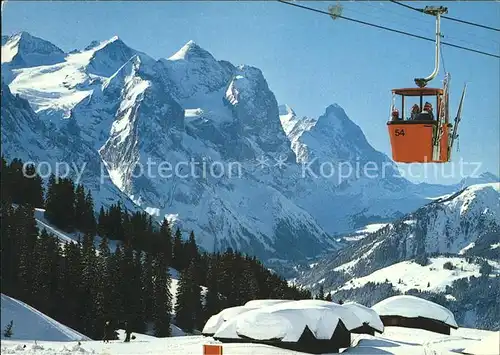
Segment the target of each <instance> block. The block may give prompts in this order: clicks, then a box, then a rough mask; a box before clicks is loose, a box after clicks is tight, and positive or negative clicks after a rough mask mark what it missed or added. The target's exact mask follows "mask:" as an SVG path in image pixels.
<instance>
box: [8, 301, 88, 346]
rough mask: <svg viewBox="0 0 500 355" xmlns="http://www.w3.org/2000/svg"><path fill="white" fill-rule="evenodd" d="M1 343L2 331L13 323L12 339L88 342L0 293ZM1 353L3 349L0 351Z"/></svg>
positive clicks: (59, 324)
mask: <svg viewBox="0 0 500 355" xmlns="http://www.w3.org/2000/svg"><path fill="white" fill-rule="evenodd" d="M1 318H2V342H3V340H4V339H5V337H4V330H5V328H6V327H7V325H8V324H9V323H10V321H11V320H12V321H13V326H12V332H13V335H12V338H14V339H20V340H51V341H71V340H77V341H78V340H90V339H89V338H88V337H86V336H85V335H83V334H80V333H78V332H77V331H75V330H73V329H71V328H68V327H66V326H65V325H62V324H61V323H59V322H57V321H56V320H54V319H52V318H50V317H48V316H46V315H45V314H43V313H41V312H39V311H37V310H36V309H35V308H33V307H31V306H29V305H27V304H26V303H24V302H21V301H19V300H16V299H15V298H11V297H9V296H7V295H4V294H3V293H2V316H1ZM2 353H3V349H2Z"/></svg>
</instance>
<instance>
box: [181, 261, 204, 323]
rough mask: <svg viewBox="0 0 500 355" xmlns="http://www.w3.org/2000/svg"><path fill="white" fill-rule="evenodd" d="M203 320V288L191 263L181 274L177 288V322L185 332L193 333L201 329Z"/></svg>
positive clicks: (194, 266)
mask: <svg viewBox="0 0 500 355" xmlns="http://www.w3.org/2000/svg"><path fill="white" fill-rule="evenodd" d="M202 319H203V314H202V305H201V287H200V285H199V284H198V277H197V275H196V265H195V264H194V262H191V263H190V264H189V266H188V267H187V268H186V269H185V270H183V271H182V272H181V276H180V280H179V284H178V286H177V302H176V305H175V321H176V324H177V326H179V327H180V328H181V329H183V330H184V331H185V332H188V333H192V332H193V330H194V329H196V328H199V327H200V322H201V320H202Z"/></svg>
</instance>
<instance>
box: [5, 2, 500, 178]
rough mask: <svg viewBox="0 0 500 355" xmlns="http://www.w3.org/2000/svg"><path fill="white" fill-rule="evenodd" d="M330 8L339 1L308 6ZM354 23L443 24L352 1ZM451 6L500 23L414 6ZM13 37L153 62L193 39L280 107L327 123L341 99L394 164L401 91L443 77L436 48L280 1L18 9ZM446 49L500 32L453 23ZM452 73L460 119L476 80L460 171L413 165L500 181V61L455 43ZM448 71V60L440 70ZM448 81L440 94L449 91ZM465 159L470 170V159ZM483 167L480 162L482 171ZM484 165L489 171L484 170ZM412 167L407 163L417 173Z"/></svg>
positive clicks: (491, 14)
mask: <svg viewBox="0 0 500 355" xmlns="http://www.w3.org/2000/svg"><path fill="white" fill-rule="evenodd" d="M299 3H300V4H304V5H307V6H311V7H315V8H318V9H323V10H326V9H327V8H328V6H329V5H330V4H335V3H336V2H326V1H325V2H312V1H306V2H299ZM340 3H341V4H342V5H343V6H344V12H343V15H344V16H347V17H352V18H356V19H359V20H363V21H367V22H372V23H376V24H380V25H384V26H388V27H391V28H396V29H400V30H403V31H406V32H412V33H415V34H418V35H422V36H425V37H433V36H434V19H433V18H432V17H430V16H425V15H420V14H419V13H417V12H414V11H411V10H408V9H405V8H403V7H400V6H397V5H395V4H393V3H390V2H388V1H382V2H379V1H373V2H364V1H362V2H354V1H341V2H340ZM412 5H413V6H420V7H424V6H425V5H443V6H447V7H448V9H449V13H448V16H451V17H456V18H461V19H464V20H468V21H473V22H479V23H482V24H486V25H490V26H494V27H495V26H498V23H499V20H500V3H499V2H492V1H490V2H450V1H444V2H442V3H439V2H434V3H432V2H426V1H422V2H420V1H419V2H412ZM2 17H3V18H2V20H3V21H2V22H3V26H2V33H3V34H11V33H14V32H18V31H21V30H23V31H28V32H30V33H31V34H33V35H35V36H38V37H42V38H44V39H47V40H49V41H51V42H52V43H54V44H56V45H57V46H59V47H61V48H62V49H64V50H67V51H70V50H72V49H75V48H77V49H81V48H83V47H85V46H86V45H88V44H89V43H90V42H91V41H92V40H95V39H97V40H104V39H108V38H110V37H112V36H114V35H118V36H119V37H120V38H121V39H122V40H123V41H124V42H125V43H126V44H128V45H129V46H131V47H132V48H135V49H137V50H140V51H143V52H145V53H147V54H149V55H151V56H152V57H154V58H160V57H169V56H170V55H172V54H173V53H175V52H176V51H177V50H178V49H179V48H181V47H182V46H183V45H184V44H185V43H186V42H187V41H189V40H194V41H195V42H196V43H198V44H199V45H200V46H201V47H203V48H205V49H207V50H208V51H209V52H211V53H212V54H213V55H214V56H215V57H216V58H217V59H225V60H229V61H230V62H232V63H233V64H248V65H252V66H256V67H258V68H259V69H261V70H262V71H263V73H264V76H265V77H266V79H267V81H268V84H269V86H270V88H271V90H273V92H274V93H275V95H276V98H277V100H278V101H279V103H281V104H283V103H286V104H289V105H290V106H291V107H292V108H293V109H294V110H295V111H296V113H297V114H298V115H300V116H303V115H307V116H319V115H321V114H322V113H323V112H324V110H325V108H326V107H327V106H328V105H330V104H332V103H338V104H339V105H341V106H342V107H343V108H344V109H345V110H346V112H347V114H348V115H349V117H350V118H351V119H352V120H353V121H354V122H356V123H357V124H358V125H359V126H360V127H361V128H362V129H363V131H364V133H365V135H366V137H367V139H368V141H369V142H370V143H371V144H372V145H373V146H374V147H375V148H376V149H378V150H380V151H382V152H384V153H386V154H388V155H389V156H390V144H389V138H388V134H387V127H386V120H387V116H388V113H389V105H390V101H391V95H390V90H391V89H392V88H397V87H413V86H414V83H413V78H415V77H422V76H427V75H428V74H430V73H431V72H432V70H433V69H434V45H433V43H432V42H427V41H422V40H420V39H414V38H411V37H407V36H404V35H400V34H396V33H391V32H386V31H383V30H379V29H376V28H372V27H367V26H363V25H360V24H355V23H352V22H348V21H346V20H342V19H338V20H336V21H333V20H331V19H330V18H329V17H327V16H324V15H319V14H315V13H312V12H308V11H305V10H301V9H297V8H294V7H292V6H287V5H284V4H281V3H278V2H265V1H260V2H257V1H253V2H237V1H234V2H229V1H200V2H195V1H186V2H180V1H179V2H160V1H140V2H115V1H108V2H106V1H79V2H70V1H54V2H42V1H25V2H21V1H13V0H11V1H9V2H8V3H7V4H6V6H5V8H4V13H3V16H2ZM441 31H442V33H443V34H444V36H445V38H444V41H447V42H451V43H454V44H457V45H461V46H466V47H471V48H475V49H478V50H482V51H486V52H490V53H495V54H499V53H500V44H499V43H500V36H499V35H498V32H493V31H488V30H485V29H481V28H477V27H471V26H468V25H464V24H458V23H455V22H452V21H448V20H443V23H442V27H441ZM443 51H444V68H445V69H446V70H447V71H449V72H450V73H451V75H452V88H451V112H452V114H453V115H454V114H455V112H456V108H457V105H458V101H459V98H460V94H461V90H462V87H463V84H464V83H465V82H467V83H468V85H469V86H468V93H467V96H466V101H465V106H464V111H463V121H462V122H461V127H460V128H461V131H460V141H459V146H460V151H459V152H457V151H456V148H455V149H454V152H453V155H454V163H453V164H445V165H428V166H427V173H425V171H424V167H423V166H421V165H412V174H413V175H412V176H409V175H408V173H409V172H408V170H407V169H405V166H404V165H402V167H403V169H405V170H404V172H406V176H408V177H409V178H410V179H411V180H414V181H428V182H440V183H452V182H456V181H458V180H460V179H461V178H462V177H463V175H467V174H472V173H480V172H483V171H491V172H493V173H495V174H497V175H498V174H499V170H500V168H499V155H500V144H499V137H500V129H499V121H500V105H499V97H500V83H499V78H500V60H499V59H497V58H493V57H486V56H482V55H479V54H475V53H471V52H466V51H463V50H459V49H455V48H451V47H447V46H444V47H443ZM441 64H443V63H441ZM442 78H443V66H441V72H440V75H439V76H438V77H437V78H436V79H434V81H433V82H432V83H431V84H430V85H429V86H441V85H442V84H441V80H442ZM461 161H463V162H464V163H465V164H464V163H461ZM474 164H475V165H474ZM477 167H478V169H476V168H477ZM406 168H408V166H406Z"/></svg>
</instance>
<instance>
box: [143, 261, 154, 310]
mask: <svg viewBox="0 0 500 355" xmlns="http://www.w3.org/2000/svg"><path fill="white" fill-rule="evenodd" d="M152 255H153V254H152V253H150V252H146V254H145V257H144V264H143V267H142V297H143V303H142V305H143V314H144V317H145V319H147V320H151V319H152V317H153V307H154V284H153V256H152Z"/></svg>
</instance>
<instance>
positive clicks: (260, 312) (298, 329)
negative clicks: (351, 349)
mask: <svg viewBox="0 0 500 355" xmlns="http://www.w3.org/2000/svg"><path fill="white" fill-rule="evenodd" d="M339 321H341V322H342V323H343V324H344V326H345V327H346V328H347V330H352V329H355V328H358V327H361V326H362V325H363V322H362V320H361V319H360V318H358V317H357V316H356V314H354V313H353V312H352V311H351V310H350V309H349V308H347V307H343V306H341V305H338V304H336V303H333V302H327V301H320V300H300V301H289V302H281V303H276V304H273V305H270V306H263V307H261V308H256V309H253V310H250V311H248V312H244V313H240V314H239V315H237V316H236V317H234V318H231V319H229V320H228V321H227V322H225V323H224V324H222V325H221V326H220V327H219V329H218V330H217V332H216V333H215V334H214V338H216V339H217V338H219V339H241V337H246V338H250V339H254V340H262V341H263V340H271V339H280V340H281V341H283V342H295V341H298V340H299V339H300V337H301V336H302V334H303V333H304V330H305V328H306V326H307V327H308V328H309V330H310V331H311V332H312V333H313V334H314V336H315V337H316V339H318V340H319V339H331V337H332V336H333V334H334V332H335V329H336V327H337V325H338V323H339Z"/></svg>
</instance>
